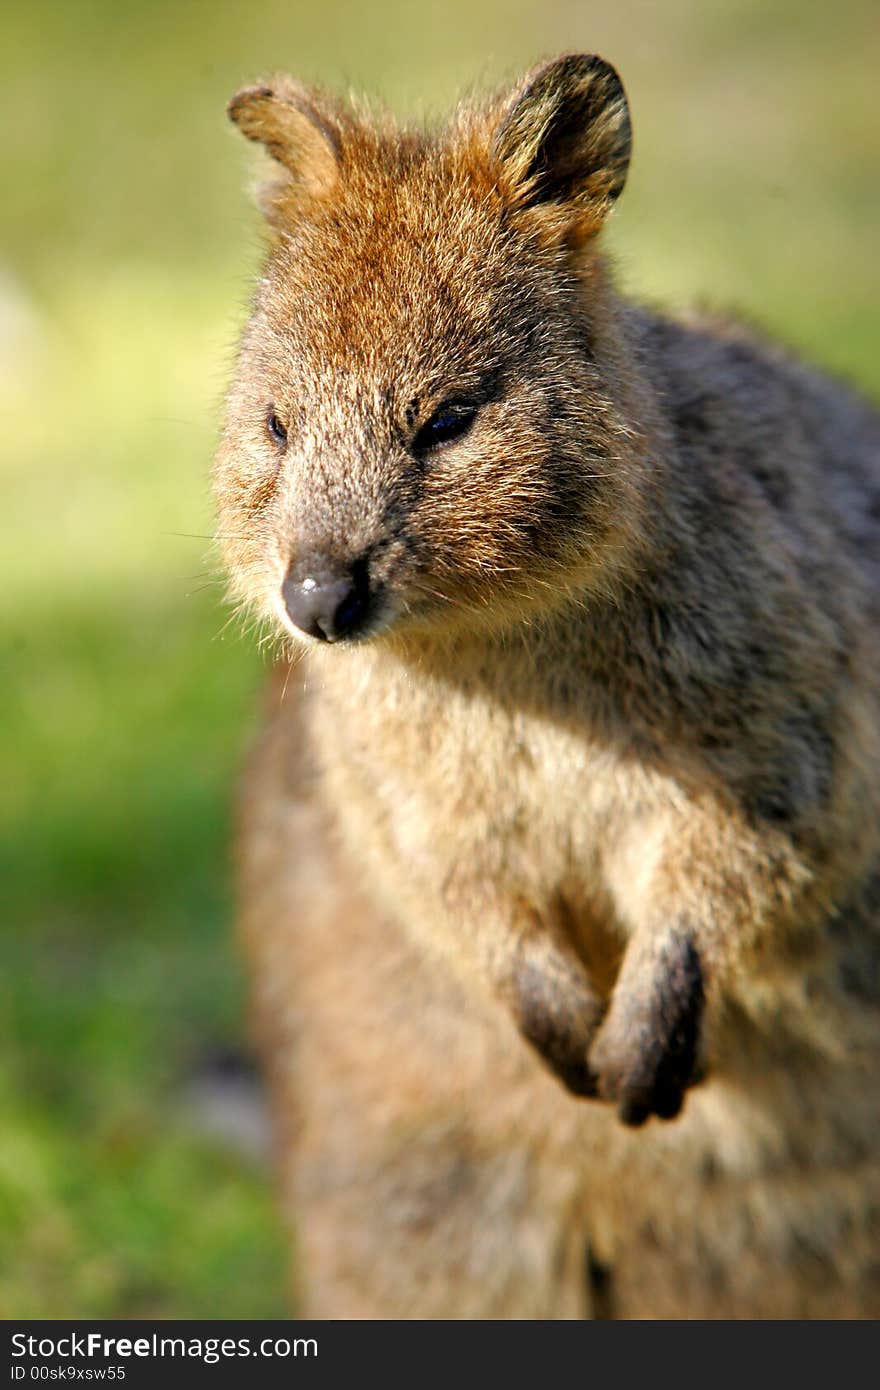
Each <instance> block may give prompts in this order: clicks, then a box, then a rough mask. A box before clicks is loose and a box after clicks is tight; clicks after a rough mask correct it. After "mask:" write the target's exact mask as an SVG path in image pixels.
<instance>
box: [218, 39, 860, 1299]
mask: <svg viewBox="0 0 880 1390" xmlns="http://www.w3.org/2000/svg"><path fill="white" fill-rule="evenodd" d="M230 110H231V114H232V116H233V119H234V120H236V121H237V122H238V124H239V125H241V127H242V129H243V130H244V131H245V133H246V134H247V135H248V136H250V137H251V138H252V139H255V140H258V141H260V142H262V143H263V144H265V145H266V147H267V148H268V149H269V150H270V152H271V153H272V154H273V156H274V157H275V159H276V161H277V167H278V170H279V177H278V178H277V179H276V181H275V182H274V183H272V184H271V185H270V186H269V188H268V189H267V190H266V192H265V193H264V196H263V204H264V207H265V208H266V211H267V216H268V218H269V222H270V226H271V227H272V232H273V242H272V246H271V249H270V253H269V257H268V260H267V264H266V267H265V271H264V275H263V279H262V281H261V283H260V286H259V288H258V291H257V296H256V301H255V304H254V310H253V314H252V317H251V320H250V322H249V324H248V327H247V328H246V330H245V334H244V338H243V342H242V347H241V353H240V358H239V368H238V373H237V376H236V380H235V382H234V384H233V387H232V390H231V394H230V400H229V409H228V414H227V422H226V429H225V434H224V438H223V442H222V445H221V448H220V451H219V456H218V462H217V469H216V489H217V497H218V502H219V515H220V522H219V534H220V538H221V542H222V545H223V549H224V552H225V556H226V559H227V562H228V565H229V569H230V572H231V575H232V580H233V585H234V588H235V591H236V593H237V594H238V596H239V597H240V598H242V599H243V600H245V601H246V602H247V603H248V604H249V605H251V606H252V607H253V608H254V609H255V610H256V612H257V613H258V614H260V615H261V616H262V617H264V618H266V619H268V621H269V622H270V623H271V624H272V626H273V627H274V628H275V629H277V630H280V631H283V632H285V633H286V634H288V635H289V636H291V637H293V638H294V639H296V638H297V636H300V637H301V634H298V632H297V629H295V628H294V627H293V625H292V623H291V621H290V620H289V618H288V615H287V613H286V611H285V607H284V602H283V599H282V585H283V584H284V583H285V580H286V579H287V578H288V577H289V576H295V577H296V582H297V583H299V582H300V581H301V579H302V577H303V576H304V575H311V574H316V573H319V572H320V573H321V574H325V573H330V574H332V575H341V574H345V575H348V574H350V573H354V571H355V569H358V572H359V573H360V575H361V576H362V578H363V582H364V583H365V584H366V583H368V584H369V592H370V609H369V618H368V621H367V622H366V623H365V625H364V627H363V629H362V630H361V631H360V632H358V633H357V634H356V636H355V637H353V638H352V639H351V640H348V641H342V642H340V643H335V644H333V645H330V644H329V643H320V642H317V641H314V640H310V639H307V638H302V641H296V640H295V641H294V650H295V655H294V657H293V660H292V661H291V663H290V666H289V669H286V670H284V671H282V672H281V674H280V675H279V677H278V683H277V686H276V687H275V688H274V689H273V693H272V699H271V710H270V717H269V720H268V726H267V730H266V733H265V735H264V737H263V739H262V741H261V743H260V745H259V747H258V748H257V749H256V751H255V754H254V757H253V760H252V764H251V768H250V773H249V776H248V780H247V786H246V795H245V801H244V808H243V815H242V822H241V841H240V845H241V882H242V904H243V917H244V930H245V937H246V941H247V943H248V948H249V953H250V959H251V963H252V968H253V975H254V984H255V1000H256V1014H257V1019H258V1025H259V1028H260V1032H261V1036H262V1039H263V1043H264V1048H265V1055H266V1058H267V1062H268V1066H269V1068H270V1070H271V1073H272V1076H273V1079H274V1086H275V1096H276V1112H277V1115H278V1118H279V1124H280V1126H281V1136H282V1137H281V1157H282V1164H283V1173H284V1181H285V1186H286V1191H287V1194H288V1198H289V1203H290V1209H291V1211H292V1212H294V1213H295V1214H296V1220H297V1228H298V1248H299V1250H300V1252H301V1266H302V1281H303V1292H302V1299H303V1304H302V1306H303V1309H304V1311H306V1312H311V1313H315V1314H317V1315H321V1316H329V1317H339V1316H354V1317H407V1316H423V1317H438V1318H439V1317H507V1318H513V1317H536V1318H537V1317H553V1318H569V1317H581V1316H585V1315H589V1314H590V1313H591V1312H592V1313H593V1314H595V1315H599V1316H619V1317H646V1316H672V1317H709V1316H721V1317H748V1316H759V1317H803V1316H869V1315H870V1316H877V1315H878V1314H880V1249H878V1226H880V1107H878V1104H877V1088H876V1079H877V1063H878V1058H880V1010H878V1005H880V979H878V969H877V966H878V960H880V420H878V417H877V415H876V414H874V413H872V411H871V410H870V409H869V408H868V407H867V406H866V405H864V404H863V403H861V402H860V401H859V400H858V399H857V398H856V397H855V396H854V395H852V394H850V393H849V392H848V391H847V390H846V389H845V388H843V387H842V386H840V385H838V384H836V383H832V382H830V381H829V380H827V379H825V378H823V377H821V376H820V375H818V374H815V373H813V372H812V371H810V370H808V369H807V368H805V367H802V366H800V365H798V364H796V363H794V362H792V361H790V360H789V359H788V358H786V357H785V356H784V355H783V354H781V353H780V352H779V351H777V350H776V349H775V348H773V347H771V346H769V345H766V344H764V343H762V342H760V341H758V340H757V339H756V338H754V337H753V336H751V335H749V334H747V333H746V332H744V331H743V330H742V329H740V328H739V327H737V326H735V325H731V324H727V323H723V322H712V321H703V322H698V321H682V322H676V321H672V320H670V319H666V318H663V317H661V316H659V315H656V314H653V313H649V312H648V311H646V310H644V309H641V308H638V307H635V306H632V305H630V304H628V303H626V302H625V301H623V300H622V299H621V298H619V296H618V295H617V293H616V291H615V289H614V287H613V285H612V283H611V280H610V277H609V274H608V270H607V267H606V265H605V263H604V261H603V258H602V256H601V254H600V251H599V249H598V246H597V235H598V232H599V230H600V227H601V224H602V222H603V220H604V218H605V216H606V215H607V213H608V211H609V209H610V207H611V205H612V203H613V202H614V200H615V199H616V197H617V195H618V194H619V192H620V190H621V188H622V186H623V181H624V177H625V173H626V164H627V160H628V154H629V124H628V117H627V112H626V103H625V98H624V96H623V91H622V88H621V87H620V84H619V81H618V79H617V77H616V75H615V74H614V73H613V71H612V70H611V69H610V68H609V67H608V66H607V65H606V64H604V63H602V62H601V60H598V59H589V58H582V57H577V56H572V57H569V58H565V59H561V60H558V61H557V62H556V63H553V64H549V65H547V66H545V67H544V68H541V69H539V70H537V71H536V72H535V73H533V74H531V75H530V76H529V77H528V78H527V79H526V80H525V81H524V83H523V84H522V85H521V86H520V87H519V88H518V89H517V90H516V91H515V92H513V93H510V94H504V95H502V96H500V97H498V98H497V99H495V100H493V101H490V102H487V103H486V104H485V105H484V106H483V107H480V108H466V109H463V110H461V111H459V112H458V113H457V114H456V116H455V117H454V119H453V121H452V122H451V124H450V126H449V127H448V129H447V130H446V131H444V132H442V133H441V134H438V135H428V134H424V133H422V132H415V131H407V130H403V131H401V130H398V129H396V128H394V127H393V126H392V125H391V124H390V123H389V122H388V121H387V120H386V119H384V118H377V117H375V116H369V115H367V114H366V113H364V112H358V111H356V110H353V109H350V108H348V107H344V106H342V105H341V104H339V103H337V102H335V101H333V100H330V99H329V98H327V97H326V96H324V95H322V94H321V93H317V92H311V91H310V92H307V91H305V89H303V88H300V87H299V86H297V85H296V84H295V83H293V82H292V81H291V80H290V79H287V78H284V79H279V80H278V81H274V82H269V83H266V84H264V85H263V86H261V87H255V88H249V89H246V90H245V91H244V92H242V93H240V94H239V95H238V96H237V97H236V98H235V99H234V100H233V103H232V105H231V108H230ZM443 402H452V403H453V406H455V408H456V409H459V408H461V409H462V410H466V411H467V412H469V413H468V419H471V417H472V421H473V422H472V424H471V426H470V428H469V429H464V430H462V431H461V432H460V434H459V436H458V437H457V438H455V439H453V440H452V441H451V442H449V443H445V444H443V445H441V446H432V445H430V443H429V445H428V446H427V447H425V445H424V440H425V439H426V438H427V439H428V440H429V441H430V439H432V438H433V436H432V435H431V433H430V430H431V427H430V426H429V425H427V424H426V422H427V421H429V420H430V419H431V417H432V416H434V414H435V412H436V411H437V409H438V407H440V406H441V404H442V403H443ZM456 403H457V404H456ZM462 403H464V405H462ZM441 413H442V412H441ZM267 418H271V421H272V425H273V428H275V422H276V421H278V422H282V423H283V425H284V426H285V427H286V431H287V443H286V446H283V444H282V443H281V442H279V439H280V436H279V437H276V440H274V441H273V439H272V438H271V437H270V433H269V431H267V423H266V422H267ZM426 431H427V433H426ZM290 582H293V580H292V579H291V581H290ZM306 647H307V648H308V649H307V650H306ZM523 1038H525V1039H526V1042H527V1043H528V1044H529V1045H526V1043H524V1042H523ZM545 1063H546V1065H547V1067H549V1068H550V1069H551V1070H552V1071H554V1072H556V1073H557V1078H558V1079H556V1078H554V1077H553V1076H552V1075H551V1074H550V1072H549V1071H548V1070H547V1069H545V1066H544V1065H543V1064H545ZM560 1079H561V1081H562V1082H563V1083H564V1084H563V1085H560V1084H559V1080H560ZM700 1082H702V1084H697V1083H700ZM690 1087H693V1089H689V1088H690ZM585 1096H586V1097H593V1098H587V1099H584V1097H585ZM607 1102H612V1103H611V1104H609V1103H607ZM683 1102H684V1106H683V1108H682V1104H683ZM652 1115H653V1116H655V1117H657V1116H659V1117H661V1118H662V1120H665V1121H670V1120H671V1121H672V1122H671V1123H668V1122H667V1123H663V1122H661V1121H660V1120H658V1119H657V1118H654V1119H652V1120H651V1121H650V1123H648V1124H647V1125H644V1124H643V1122H644V1121H645V1120H647V1119H648V1117H649V1116H652ZM673 1117H676V1118H673ZM621 1119H622V1120H624V1121H626V1122H627V1123H626V1124H621Z"/></svg>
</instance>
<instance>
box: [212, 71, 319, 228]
mask: <svg viewBox="0 0 880 1390" xmlns="http://www.w3.org/2000/svg"><path fill="white" fill-rule="evenodd" d="M226 109H227V113H228V115H229V119H230V120H231V121H233V122H234V123H235V125H237V126H238V128H239V130H240V131H241V132H242V134H243V135H246V136H247V138H248V139H249V140H254V141H256V142H257V143H258V144H261V145H264V146H265V148H266V149H267V150H268V152H269V154H270V155H271V156H272V158H273V159H275V160H277V161H278V163H279V164H280V165H281V166H282V167H283V168H284V170H285V171H286V173H287V174H288V175H289V178H286V179H285V180H284V181H283V183H281V184H279V183H277V182H276V183H274V184H271V185H269V187H268V189H267V190H265V194H267V195H268V199H267V198H266V197H263V196H261V198H260V201H261V203H263V204H264V211H266V212H267V214H268V213H269V208H267V207H265V203H266V201H268V202H269V203H270V205H272V204H274V203H275V202H276V201H277V199H278V196H279V195H282V194H283V193H284V192H287V193H299V194H306V195H309V194H311V195H314V196H318V197H320V196H321V195H322V194H326V193H328V192H329V191H330V189H331V188H332V187H333V185H334V184H335V182H336V179H337V176H338V173H339V160H340V155H341V137H340V131H339V128H338V126H337V125H336V123H335V122H334V120H333V115H332V112H330V111H329V110H326V109H324V106H323V104H322V102H321V100H320V98H319V97H318V96H317V95H316V94H315V93H312V92H309V91H308V90H307V88H305V87H302V86H300V84H299V83H297V82H294V80H293V79H292V78H290V77H286V76H280V77H276V78H273V79H270V81H268V82H266V83H261V84H259V85H257V86H253V87H243V88H242V89H241V91H239V92H236V93H235V96H234V97H233V98H232V100H231V101H230V102H229V105H228V106H227V108H226Z"/></svg>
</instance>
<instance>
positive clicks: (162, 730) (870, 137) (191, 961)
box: [0, 0, 880, 1317]
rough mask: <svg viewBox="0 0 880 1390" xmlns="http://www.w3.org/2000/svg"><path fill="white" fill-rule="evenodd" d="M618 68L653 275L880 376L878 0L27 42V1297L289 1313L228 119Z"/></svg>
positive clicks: (11, 677) (69, 7) (23, 940)
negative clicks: (215, 479)
mask: <svg viewBox="0 0 880 1390" xmlns="http://www.w3.org/2000/svg"><path fill="white" fill-rule="evenodd" d="M575 48H585V49H594V50H596V51H599V52H602V53H603V54H605V56H607V57H609V58H610V59H611V60H612V61H614V62H616V63H617V65H618V66H619V68H620V69H621V71H622V73H623V76H624V79H625V81H626V83H627V87H628V89H629V93H630V98H631V102H632V106H633V112H634V123H635V132H636V154H635V159H634V164H633V169H632V174H631V181H630V186H629V188H628V190H627V192H626V195H625V197H624V199H623V200H622V202H621V205H620V211H619V214H618V216H617V218H616V224H615V226H614V229H613V232H612V234H611V245H612V247H613V249H614V251H615V253H616V255H617V260H618V264H619V268H620V273H621V275H622V277H623V280H624V283H625V284H627V285H628V286H629V287H630V288H632V289H633V290H634V291H635V292H638V293H642V294H645V295H647V296H649V297H651V298H654V299H659V300H665V301H668V302H682V301H684V300H692V299H694V298H697V299H706V300H709V301H710V302H713V303H716V304H720V305H721V306H723V307H733V308H738V309H740V310H742V311H744V312H745V313H747V314H748V315H749V316H750V317H751V318H754V319H756V320H758V321H759V322H760V323H762V324H764V325H765V326H766V327H768V328H769V329H771V330H773V331H775V332H777V333H780V334H781V335H782V336H783V337H784V338H785V339H786V340H787V341H789V342H790V343H791V344H792V345H793V346H795V347H796V348H798V349H800V350H802V351H804V352H806V353H808V354H809V355H810V356H812V357H814V358H815V359H816V360H818V361H819V362H821V363H824V364H826V365H827V366H829V367H831V368H833V369H835V370H837V371H839V372H842V373H844V374H846V375H849V376H851V377H852V378H853V379H855V380H856V381H858V382H860V383H861V384H862V385H863V386H864V387H865V388H866V389H867V390H869V391H872V392H873V393H874V394H880V361H878V354H877V350H876V344H877V310H878V289H880V272H878V259H877V254H876V244H877V229H878V221H880V219H878V212H880V194H878V190H880V178H878V171H880V125H878V122H877V121H876V109H875V108H876V90H875V83H876V76H875V75H876V71H877V68H878V59H880V24H878V19H877V10H876V4H875V3H874V0H864V2H862V0H849V2H848V3H845V4H839V5H837V6H836V7H834V8H833V9H832V8H830V7H828V6H827V5H825V4H824V3H821V4H820V3H814V2H813V0H807V3H793V0H773V2H772V3H771V2H770V0H718V2H717V3H706V4H696V3H684V0H668V3H665V4H663V5H659V4H654V3H649V0H621V3H619V4H617V5H615V6H608V5H605V6H600V5H599V4H592V3H586V4H585V3H582V2H580V0H546V3H542V4H540V5H538V4H535V3H528V4H526V3H523V0H516V3H513V4H509V3H501V0H478V2H477V3H473V2H472V3H464V0H450V3H446V4H443V5H440V4H425V3H422V4H405V3H403V2H402V0H397V3H395V2H394V0H383V2H382V3H378V4H375V5H371V6H363V5H360V4H355V3H351V0H325V3H324V4H323V5H321V6H315V5H313V4H295V3H291V2H290V0H287V3H283V4H282V3H280V0H255V3H252V4H248V5H245V4H243V3H234V4H229V5H223V6H216V5H209V4H207V3H204V0H173V2H172V0H153V3H150V4H146V3H127V4H126V5H124V6H121V5H118V4H115V3H110V0H95V2H94V3H87V2H86V0H73V2H72V3H70V2H68V3H62V0H56V3H51V2H50V0H38V3H33V4H30V5H28V6H19V7H16V8H15V9H14V10H13V9H7V11H6V12H5V13H4V17H3V44H2V49H0V113H2V117H3V129H4V130H5V131H7V132H11V136H10V138H7V139H6V140H5V141H4V142H3V146H2V149H0V173H2V186H3V188H4V191H5V192H4V197H3V199H2V203H0V426H2V428H0V470H2V471H0V477H2V487H3V515H4V517H5V519H6V527H5V534H4V541H3V546H2V550H0V577H2V583H0V669H2V676H3V691H4V701H3V708H4V716H5V717H4V718H3V720H2V726H0V741H2V753H3V769H4V775H3V780H2V785H0V817H2V822H0V828H2V838H0V882H2V884H3V901H4V906H5V912H4V923H3V926H4V931H3V941H2V975H0V1045H2V1053H0V1312H2V1313H3V1314H5V1315H6V1316H17V1317H22V1316H28V1315H30V1316H36V1317H49V1316H55V1317H83V1316H87V1315H92V1316H98V1315H106V1316H119V1317H121V1316H163V1315H164V1316H172V1317H173V1316H177V1317H185V1316H200V1315H204V1316H207V1315H211V1316H218V1317H236V1316H238V1317H242V1316H249V1315H258V1314H259V1315H263V1316H271V1315H274V1314H280V1313H282V1312H283V1311H284V1306H285V1304H284V1268H283V1267H284V1258H285V1257H284V1250H283V1240H282V1237H281V1233H280V1230H279V1223H278V1219H277V1216H276V1214H275V1210H274V1204H273V1197H272V1191H271V1185H270V1182H269V1180H268V1178H267V1175H266V1174H265V1172H264V1171H263V1170H262V1169H261V1168H260V1167H259V1166H258V1165H256V1164H254V1163H253V1162H252V1161H250V1160H248V1159H247V1158H245V1157H243V1156H242V1155H240V1154H237V1153H236V1152H234V1151H231V1150H229V1149H226V1148H224V1147H223V1146H222V1145H221V1144H220V1143H219V1141H218V1140H216V1139H210V1138H209V1137H208V1136H207V1135H205V1134H204V1133H203V1132H202V1131H201V1129H200V1127H199V1126H198V1125H197V1124H195V1123H194V1121H193V1118H192V1116H191V1115H190V1114H189V1113H188V1110H187V1104H186V1101H185V1100H184V1099H182V1098H181V1097H182V1096H185V1094H186V1092H185V1089H184V1088H183V1083H184V1081H185V1078H186V1076H187V1071H188V1068H190V1067H191V1065H192V1063H193V1060H194V1059H195V1058H197V1057H198V1056H199V1055H200V1053H201V1052H202V1050H203V1049H204V1048H205V1047H206V1046H210V1045H212V1044H222V1045H224V1046H225V1045H232V1046H235V1045H237V1044H238V1043H239V1042H240V1041H241V1040H242V1039H243V1037H244V1035H245V1025H244V1022H243V1013H244V1009H243V999H244V988H243V984H242V979H241V972H240V968H239V964H238V961H237V959H236V956H235V952H234V948H233V944H232V937H231V915H232V914H231V895H230V884H229V873H228V868H227V857H228V856H227V842H228V836H229V804H230V798H231V788H232V786H233V782H234V776H235V769H236V767H237V765H238V762H239V759H240V756H241V752H242V749H243V747H244V745H245V742H246V739H247V736H248V733H249V730H250V729H251V728H252V727H253V722H254V712H255V709H256V707H257V703H258V697H257V691H258V688H259V684H260V679H261V671H260V666H259V662H258V659H257V657H256V654H255V653H254V652H253V651H252V649H251V646H250V645H249V644H248V643H247V642H246V641H242V640H240V639H239V638H238V637H237V636H236V634H235V632H234V630H226V632H225V633H224V634H223V636H222V639H221V636H220V634H221V630H222V629H223V628H224V624H225V622H226V615H225V613H224V612H223V610H222V606H221V603H220V596H221V593H222V589H221V587H220V585H219V582H218V577H217V575H216V571H215V559H214V557H213V554H212V552H211V547H210V543H209V541H208V539H207V537H208V536H209V535H210V531H211V525H212V522H211V507H210V501H209V497H208V490H207V474H208V468H209V462H210V456H211V451H212V445H213V438H214V432H215V428H216V421H217V417H218V412H219V402H220V400H221V397H222V390H223V384H224V381H225V379H226V376H227V373H228V370H229V364H230V360H231V348H232V345H233V343H234V338H235V334H236V331H237V327H238V325H239V324H240V323H241V320H242V318H243V314H244V306H245V304H246V302H247V297H248V293H249V282H250V279H251V277H252V275H253V273H254V269H255V266H256V264H257V257H258V248H259V236H258V231H257V226H256V218H255V216H254V214H253V213H252V212H251V211H250V207H249V203H248V201H247V198H246V196H245V191H244V190H245V185H246V183H247V182H248V180H249V179H250V178H251V177H252V175H253V171H254V159H253V152H252V151H250V150H249V149H247V148H246V147H245V142H243V141H241V140H239V139H237V137H236V136H235V135H234V133H233V132H232V131H231V130H229V129H228V128H227V126H226V123H225V121H224V118H223V107H224V104H225V101H226V99H227V97H228V96H229V94H230V93H231V91H232V90H233V89H234V88H235V86H236V85H238V84H239V83H240V82H241V81H243V80H246V79H249V78H252V77H254V76H256V75H257V74H259V73H261V72H265V71H267V70H273V69H275V68H279V67H280V68H287V69H289V70H292V71H295V72H296V73H297V74H298V75H300V76H304V77H306V78H310V79H318V80H321V81H323V82H325V83H327V84H328V85H333V86H340V85H341V86H346V85H349V84H350V85H353V86H355V87H360V88H366V89H369V90H371V91H373V92H375V93H379V94H381V95H383V96H384V97H385V98H386V100H387V101H388V102H389V103H390V104H391V105H392V106H393V107H394V108H395V109H397V110H400V111H402V112H403V111H410V112H418V113H422V114H426V115H430V114H431V113H434V112H437V111H442V110H443V109H444V107H445V106H446V105H447V104H448V103H449V102H450V101H451V100H452V99H453V97H454V96H455V94H456V93H457V92H459V91H461V90H462V89H466V88H468V87H470V86H473V85H481V84H484V83H487V82H490V81H495V80H498V79H499V78H500V77H503V76H506V75H508V74H515V73H517V72H518V71H519V70H520V69H522V68H523V67H526V66H528V65H530V64H531V63H533V62H534V61H535V60H536V59H537V58H538V57H540V56H542V55H545V54H549V53H553V52H557V51H562V50H565V49H575Z"/></svg>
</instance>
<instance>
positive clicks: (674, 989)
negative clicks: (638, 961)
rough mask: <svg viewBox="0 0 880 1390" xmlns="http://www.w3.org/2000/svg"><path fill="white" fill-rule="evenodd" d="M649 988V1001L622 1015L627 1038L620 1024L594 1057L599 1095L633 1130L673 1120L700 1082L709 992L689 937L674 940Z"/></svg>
mask: <svg viewBox="0 0 880 1390" xmlns="http://www.w3.org/2000/svg"><path fill="white" fill-rule="evenodd" d="M648 989H649V994H648V997H647V999H645V1000H643V999H636V1000H634V1001H633V1004H632V1007H631V1008H630V1009H629V1010H627V1011H626V1013H625V1014H624V1015H623V1021H624V1022H625V1024H626V1032H625V1034H624V1033H623V1032H622V1029H621V1023H620V1019H618V1027H617V1030H616V1031H615V1034H614V1036H613V1037H608V1036H606V1035H603V1034H600V1037H599V1040H598V1045H597V1047H596V1049H595V1052H594V1055H593V1058H592V1060H593V1065H594V1067H595V1069H596V1071H597V1072H598V1075H599V1091H600V1094H601V1095H602V1096H603V1097H604V1098H605V1099H606V1100H613V1101H616V1102H617V1104H618V1115H619V1117H620V1119H621V1120H622V1121H623V1123H624V1124H625V1125H631V1126H638V1125H642V1124H644V1123H645V1121H646V1120H647V1119H648V1118H649V1116H651V1115H657V1116H658V1117H659V1118H660V1119H661V1120H671V1119H674V1118H675V1116H676V1115H677V1114H678V1113H679V1111H680V1110H681V1107H682V1105H683V1103H684V1096H685V1092H686V1091H687V1089H688V1087H689V1086H692V1085H693V1084H694V1083H695V1081H697V1080H699V1073H698V1050H699V1043H700V1025H701V1023H702V1017H703V1008H704V1004H705V992H704V988H703V971H702V967H701V965H700V958H699V956H698V955H697V951H696V948H695V946H694V944H693V942H692V941H691V940H690V939H689V938H684V939H682V938H672V940H671V942H670V944H669V946H668V947H667V949H666V951H665V952H664V955H663V958H662V961H661V969H660V971H659V972H658V974H657V977H656V979H655V981H654V983H653V986H650V985H649V986H648ZM621 1037H624V1038H625V1041H624V1042H623V1043H622V1044H621V1041H620V1039H621Z"/></svg>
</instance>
